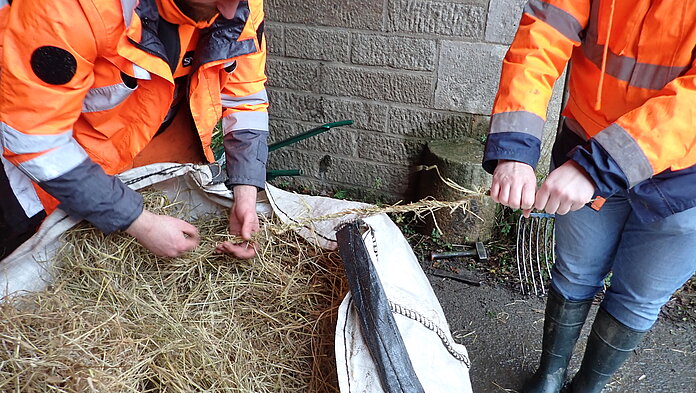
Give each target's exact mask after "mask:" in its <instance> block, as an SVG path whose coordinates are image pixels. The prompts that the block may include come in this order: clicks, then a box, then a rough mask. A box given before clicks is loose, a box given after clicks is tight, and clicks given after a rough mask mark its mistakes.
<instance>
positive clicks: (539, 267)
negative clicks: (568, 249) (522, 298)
mask: <svg viewBox="0 0 696 393" xmlns="http://www.w3.org/2000/svg"><path fill="white" fill-rule="evenodd" d="M546 223H547V221H546V219H545V218H541V219H539V223H538V225H537V231H536V263H537V272H539V284H540V285H541V294H542V295H546V289H545V288H544V270H543V269H542V268H541V261H539V234H540V233H541V224H544V225H546ZM542 247H543V249H544V250H546V238H544V243H542Z"/></svg>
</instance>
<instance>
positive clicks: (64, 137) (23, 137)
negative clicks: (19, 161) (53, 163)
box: [0, 123, 72, 154]
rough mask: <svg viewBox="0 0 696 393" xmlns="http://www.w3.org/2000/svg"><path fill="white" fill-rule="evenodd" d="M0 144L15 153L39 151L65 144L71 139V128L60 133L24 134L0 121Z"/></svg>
mask: <svg viewBox="0 0 696 393" xmlns="http://www.w3.org/2000/svg"><path fill="white" fill-rule="evenodd" d="M0 138H2V145H3V146H4V147H5V148H6V149H7V150H9V151H11V152H13V153H15V154H30V153H39V152H42V151H46V150H49V149H53V148H56V147H59V146H61V145H64V144H67V143H69V142H70V140H71V139H72V130H68V131H64V132H61V133H60V134H43V135H40V134H39V135H37V134H25V133H23V132H21V131H18V130H15V129H14V128H12V127H10V126H9V125H8V124H6V123H0Z"/></svg>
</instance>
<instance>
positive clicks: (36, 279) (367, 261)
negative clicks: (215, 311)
mask: <svg viewBox="0 0 696 393" xmlns="http://www.w3.org/2000/svg"><path fill="white" fill-rule="evenodd" d="M219 175H220V168H219V167H216V166H215V165H210V166H207V165H193V164H170V163H162V164H154V165H149V166H146V167H141V168H135V169H132V170H129V171H126V172H124V173H123V174H121V175H120V176H119V177H120V178H121V180H122V181H123V182H124V183H126V184H127V185H128V186H130V187H131V188H133V189H136V190H139V189H142V188H144V187H148V186H153V187H154V188H157V189H160V190H162V191H164V192H165V193H167V194H168V195H169V197H170V199H171V200H178V201H185V202H187V203H188V204H189V205H190V206H192V207H193V209H191V212H190V214H191V217H189V218H192V219H193V218H196V217H197V216H201V215H204V214H208V213H212V212H219V213H220V214H226V212H225V210H226V209H227V208H229V207H230V206H231V204H232V194H231V192H230V191H229V190H227V188H226V187H225V186H224V185H223V184H222V183H221V182H220V177H219ZM259 199H260V202H259V203H258V204H257V211H258V212H259V213H260V214H275V215H277V216H278V217H279V218H280V219H281V220H282V221H283V222H285V223H291V224H296V226H297V228H298V229H297V230H298V232H299V233H300V234H301V235H302V236H303V237H304V238H305V239H306V240H307V241H309V242H311V243H315V244H317V245H319V246H321V247H323V248H327V249H336V248H337V247H339V244H341V246H340V248H339V252H340V253H341V255H342V257H343V261H344V265H346V271H347V272H348V275H349V282H351V290H352V293H351V294H348V295H347V296H346V298H345V299H344V300H343V302H342V304H341V306H340V309H339V317H338V322H337V327H336V336H335V348H336V364H337V369H338V370H337V371H338V377H339V385H340V389H341V392H342V393H363V392H370V393H372V392H386V393H393V392H427V393H431V392H432V393H435V392H443V393H445V392H446V393H450V392H457V393H469V392H471V391H472V390H471V383H470V380H469V367H470V363H469V358H468V354H467V351H466V348H464V346H462V345H459V344H457V343H455V342H454V340H453V339H452V336H451V334H450V332H449V326H448V324H447V321H446V319H445V316H444V312H443V310H442V307H441V306H440V304H439V302H438V300H437V298H436V297H435V294H434V292H433V290H432V288H431V287H430V284H429V282H428V280H427V278H426V277H425V275H424V274H423V271H422V269H421V268H420V265H419V264H418V261H417V259H416V256H415V255H414V253H413V251H412V250H411V248H410V246H409V244H408V242H407V241H406V239H405V238H404V237H403V235H402V234H401V232H400V231H399V229H398V228H397V227H396V225H395V224H394V223H393V222H392V221H391V220H390V219H389V217H388V216H387V215H385V214H378V215H374V216H371V217H367V218H364V219H362V220H360V219H358V217H356V216H355V215H343V216H341V217H340V218H337V219H326V220H320V221H316V218H317V217H323V216H326V215H330V214H333V213H338V212H344V211H346V210H349V209H355V208H361V207H366V206H369V205H365V204H361V203H357V202H349V201H343V200H336V199H332V198H326V197H315V196H305V195H299V194H294V193H289V192H286V191H282V190H280V189H278V188H275V187H273V186H270V185H267V187H266V192H265V193H262V194H261V195H260V198H259ZM78 222H79V221H78V220H76V219H73V218H71V217H69V216H68V215H67V214H65V213H64V212H63V211H61V210H56V211H55V212H54V213H52V214H51V215H50V216H48V217H47V218H46V220H45V221H44V223H43V224H42V225H41V228H40V229H39V231H38V233H37V234H36V235H34V236H33V237H32V238H31V239H29V240H28V241H27V242H25V243H24V244H23V245H22V246H20V247H19V248H18V249H17V250H15V252H13V253H12V254H10V255H9V256H8V257H7V258H5V259H4V260H2V261H1V262H0V286H1V287H2V289H0V291H1V292H0V293H1V294H3V295H7V294H13V293H17V292H21V291H36V290H41V289H43V288H45V287H46V286H47V285H48V284H50V282H51V277H52V261H51V259H52V256H53V255H55V252H56V251H57V250H58V248H59V247H60V246H61V244H60V243H59V238H60V236H61V234H63V233H64V232H65V231H67V230H68V229H70V228H72V227H73V226H75V225H76V224H77V223H78ZM337 231H338V233H339V239H338V240H337ZM351 236H352V237H351ZM348 238H350V241H348V243H346V239H348ZM356 250H357V251H356ZM354 251H355V252H354ZM354 257H360V258H354ZM353 259H356V260H355V261H354V260H353ZM356 299H357V300H356ZM366 329H367V334H365V335H364V334H363V331H364V330H366Z"/></svg>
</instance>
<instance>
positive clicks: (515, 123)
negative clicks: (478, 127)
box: [489, 111, 544, 139]
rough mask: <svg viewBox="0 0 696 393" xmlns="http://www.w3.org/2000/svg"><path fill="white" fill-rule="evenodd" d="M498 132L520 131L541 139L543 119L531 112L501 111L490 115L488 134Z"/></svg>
mask: <svg viewBox="0 0 696 393" xmlns="http://www.w3.org/2000/svg"><path fill="white" fill-rule="evenodd" d="M499 132H521V133H524V134H529V135H532V136H534V137H536V138H538V139H541V135H542V134H543V133H544V119H542V118H541V117H540V116H539V115H536V114H534V113H532V112H526V111H516V112H502V113H496V114H495V115H493V116H491V129H490V132H489V133H490V134H497V133H499Z"/></svg>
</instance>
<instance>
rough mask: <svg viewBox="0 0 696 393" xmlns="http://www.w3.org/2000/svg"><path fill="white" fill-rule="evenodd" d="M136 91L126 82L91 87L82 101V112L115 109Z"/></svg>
mask: <svg viewBox="0 0 696 393" xmlns="http://www.w3.org/2000/svg"><path fill="white" fill-rule="evenodd" d="M134 91H135V89H131V88H130V87H128V86H126V85H125V84H124V83H119V84H117V85H111V86H103V87H95V88H92V89H89V91H88V92H87V95H86V96H85V99H84V100H83V101H82V112H83V113H90V112H99V111H106V110H109V109H113V108H115V107H117V106H118V105H119V104H120V103H122V102H123V101H125V100H126V98H128V97H129V96H130V95H131V94H132V93H133V92H134Z"/></svg>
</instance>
